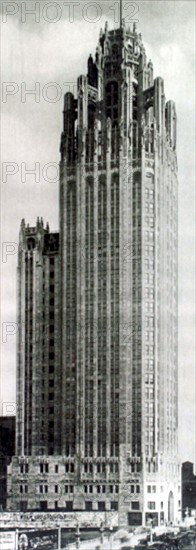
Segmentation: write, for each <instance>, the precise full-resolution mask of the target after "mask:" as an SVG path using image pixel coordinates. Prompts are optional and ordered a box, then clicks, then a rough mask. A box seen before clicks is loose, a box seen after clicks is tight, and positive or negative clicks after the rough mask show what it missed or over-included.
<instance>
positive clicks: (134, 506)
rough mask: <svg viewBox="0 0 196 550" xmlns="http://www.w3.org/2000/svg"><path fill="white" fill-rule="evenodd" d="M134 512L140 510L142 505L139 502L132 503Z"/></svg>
mask: <svg viewBox="0 0 196 550" xmlns="http://www.w3.org/2000/svg"><path fill="white" fill-rule="evenodd" d="M131 508H132V510H139V509H140V503H139V502H138V501H137V500H135V501H134V500H133V501H132V503H131Z"/></svg>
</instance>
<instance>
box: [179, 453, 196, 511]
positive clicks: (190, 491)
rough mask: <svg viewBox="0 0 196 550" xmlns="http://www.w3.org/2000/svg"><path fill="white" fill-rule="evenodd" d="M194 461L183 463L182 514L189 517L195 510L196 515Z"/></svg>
mask: <svg viewBox="0 0 196 550" xmlns="http://www.w3.org/2000/svg"><path fill="white" fill-rule="evenodd" d="M193 466H194V465H193V463H192V462H183V464H182V515H183V517H187V515H188V516H189V515H190V514H191V512H192V511H193V510H194V511H195V517H196V475H194V472H193Z"/></svg>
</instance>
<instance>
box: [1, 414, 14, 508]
mask: <svg viewBox="0 0 196 550" xmlns="http://www.w3.org/2000/svg"><path fill="white" fill-rule="evenodd" d="M15 421H16V418H15V416H11V415H10V416H9V415H8V416H0V511H2V510H5V509H6V500H7V466H8V464H9V463H10V461H11V458H12V456H13V455H14V454H15Z"/></svg>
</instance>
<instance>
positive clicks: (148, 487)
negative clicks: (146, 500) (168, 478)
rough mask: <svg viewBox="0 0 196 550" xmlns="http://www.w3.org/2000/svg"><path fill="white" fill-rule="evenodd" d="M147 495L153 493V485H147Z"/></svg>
mask: <svg viewBox="0 0 196 550" xmlns="http://www.w3.org/2000/svg"><path fill="white" fill-rule="evenodd" d="M147 493H151V485H147Z"/></svg>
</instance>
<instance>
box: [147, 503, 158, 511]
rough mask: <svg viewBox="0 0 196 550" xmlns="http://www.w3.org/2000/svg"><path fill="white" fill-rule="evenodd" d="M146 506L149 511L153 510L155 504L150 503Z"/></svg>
mask: <svg viewBox="0 0 196 550" xmlns="http://www.w3.org/2000/svg"><path fill="white" fill-rule="evenodd" d="M147 506H148V509H149V510H155V507H156V506H155V502H153V501H151V502H148V503H147Z"/></svg>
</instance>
